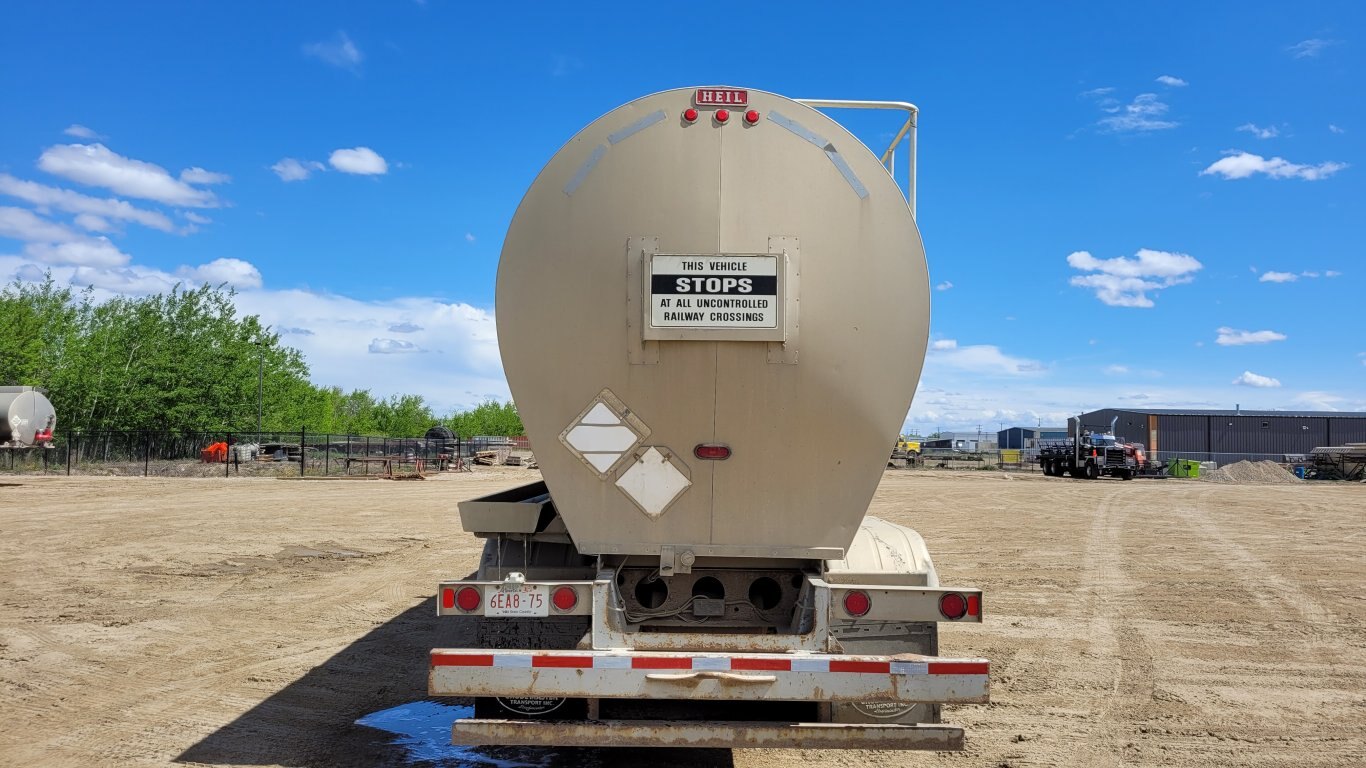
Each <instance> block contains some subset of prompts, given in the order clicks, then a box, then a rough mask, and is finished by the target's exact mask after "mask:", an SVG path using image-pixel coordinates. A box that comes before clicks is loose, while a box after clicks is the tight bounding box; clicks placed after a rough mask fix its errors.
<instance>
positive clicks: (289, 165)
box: [270, 157, 327, 181]
mask: <svg viewBox="0 0 1366 768" xmlns="http://www.w3.org/2000/svg"><path fill="white" fill-rule="evenodd" d="M270 169H271V170H272V171H275V175H276V176H279V177H280V180H281V181H303V180H304V179H306V178H308V177H309V176H312V175H313V172H314V171H325V170H327V166H325V165H323V164H322V163H320V162H318V161H317V160H295V159H294V158H292V157H286V158H284V159H282V160H281V161H280V162H278V163H276V164H275V165H272V166H271V167H270Z"/></svg>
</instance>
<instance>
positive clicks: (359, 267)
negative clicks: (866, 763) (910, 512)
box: [0, 0, 1366, 431]
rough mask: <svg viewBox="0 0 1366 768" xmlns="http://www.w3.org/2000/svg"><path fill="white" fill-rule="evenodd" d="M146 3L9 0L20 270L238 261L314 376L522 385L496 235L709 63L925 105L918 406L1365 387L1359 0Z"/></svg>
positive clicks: (1056, 410)
mask: <svg viewBox="0 0 1366 768" xmlns="http://www.w3.org/2000/svg"><path fill="white" fill-rule="evenodd" d="M129 7H130V6H128V5H125V4H112V3H85V2H80V3H63V2H41V3H36V2H34V3H11V4H8V5H7V7H6V10H5V11H4V12H3V24H0V107H2V108H3V111H2V112H0V114H3V117H4V119H3V120H0V280H6V281H8V280H10V279H14V278H16V277H17V278H19V279H31V278H33V277H34V276H36V275H38V274H40V273H41V272H42V271H43V270H48V269H50V270H51V271H52V272H53V274H54V275H55V276H56V277H58V279H61V280H63V281H72V282H74V283H75V284H77V285H95V286H96V287H97V289H98V290H100V291H101V292H104V293H116V292H122V293H131V294H137V293H145V292H149V291H156V290H164V289H165V288H166V287H168V286H169V285H171V284H173V283H174V282H175V281H177V280H184V281H198V280H210V281H214V282H218V281H228V282H230V283H232V284H234V285H236V286H238V288H239V291H240V299H239V306H240V307H241V308H242V309H243V310H244V311H247V312H255V313H260V314H261V315H262V316H263V317H264V319H265V320H266V322H268V323H271V324H273V325H274V327H275V328H277V329H281V330H284V331H285V332H286V337H285V338H286V340H287V341H288V342H289V343H291V344H293V345H295V346H297V347H299V348H300V349H302V350H303V351H304V353H305V354H306V356H307V358H308V360H309V362H310V364H311V365H312V366H313V369H314V373H315V378H316V379H317V380H318V381H319V382H320V383H327V384H338V385H341V386H344V387H348V388H351V387H367V388H370V389H372V390H374V391H376V392H377V393H379V394H386V393H391V392H400V391H401V392H417V393H420V394H423V395H425V396H427V397H428V399H429V400H431V401H432V402H433V403H434V404H435V405H436V406H437V407H438V408H439V409H446V408H452V407H458V406H463V405H468V404H470V403H472V402H475V401H477V400H479V399H481V398H482V397H484V396H486V395H493V396H496V397H505V396H506V393H507V390H506V385H505V384H504V382H503V380H502V374H501V370H500V367H499V364H498V356H497V349H496V343H497V342H496V337H495V335H494V331H493V322H492V313H493V309H494V308H493V278H494V273H495V270H496V267H497V259H498V252H499V249H500V246H501V241H502V236H503V233H504V231H505V229H506V226H507V224H508V221H509V220H510V218H511V216H512V213H513V211H514V209H515V207H516V205H517V203H518V201H519V200H520V198H521V195H522V194H523V192H524V191H525V189H526V187H527V186H528V185H529V184H530V182H531V180H532V179H533V177H534V176H535V174H536V173H537V171H538V170H539V169H540V167H541V166H542V165H543V164H544V163H545V162H546V161H547V160H548V159H549V158H550V156H551V155H552V154H553V153H554V152H555V151H556V150H557V149H558V148H559V146H560V145H561V144H563V143H564V142H565V141H567V140H568V139H569V138H570V137H571V136H572V135H573V134H574V132H575V131H577V130H578V129H579V128H580V127H582V126H583V125H584V124H586V123H588V122H590V121H591V120H593V119H595V118H596V117H598V116H599V115H601V114H602V113H604V112H606V111H608V110H610V109H612V108H614V107H615V106H617V105H619V104H621V103H624V102H626V101H629V100H631V99H633V98H636V97H638V96H642V95H645V94H647V93H651V92H654V91H658V90H663V89H666V88H673V87H683V86H689V85H704V84H733V85H739V86H746V87H752V88H758V89H763V90H769V91H775V92H778V93H783V94H785V95H789V96H793V97H813V98H862V99H895V100H909V101H913V102H915V103H917V104H918V105H919V106H920V107H921V109H922V115H921V122H920V172H919V223H920V227H921V231H922V234H923V236H924V239H925V244H926V252H927V256H928V260H929V265H930V273H931V276H932V279H933V282H934V283H935V284H936V285H937V286H940V287H941V288H942V289H941V290H936V291H934V293H933V297H932V300H933V309H932V318H933V320H932V335H933V343H932V349H931V352H930V354H929V358H928V361H927V364H926V370H925V374H924V376H923V378H922V381H921V383H920V389H919V392H918V394H917V397H916V402H915V405H914V406H913V407H912V409H911V413H910V414H909V417H908V425H907V426H908V429H920V430H924V431H932V430H934V429H936V428H939V427H943V428H946V429H947V428H974V427H976V426H977V425H978V424H981V425H983V426H984V427H986V426H990V428H992V429H995V428H996V425H998V424H1000V423H1015V422H1020V423H1036V422H1038V421H1044V422H1049V421H1052V422H1058V421H1059V420H1060V419H1061V418H1062V417H1064V416H1065V415H1066V414H1067V413H1069V412H1075V411H1077V410H1082V409H1090V408H1094V407H1103V406H1112V405H1130V406H1134V407H1141V406H1188V407H1230V408H1231V407H1233V405H1234V404H1235V403H1238V404H1241V405H1242V406H1243V407H1244V408H1249V407H1256V408H1309V409H1338V410H1366V386H1363V384H1364V383H1366V341H1363V339H1362V338H1361V335H1360V330H1359V327H1360V321H1359V316H1360V312H1361V298H1362V297H1363V296H1366V269H1364V268H1363V256H1364V255H1366V254H1363V249H1366V182H1363V174H1366V157H1363V147H1366V98H1363V97H1362V94H1363V93H1366V6H1363V5H1362V4H1360V3H1353V2H1342V3H1310V4H1300V5H1298V6H1295V7H1292V6H1288V5H1286V4H1281V3H1265V4H1261V3H1149V4H1144V5H1143V6H1141V7H1134V8H1132V9H1130V10H1116V9H1110V8H1100V7H1097V5H1096V4H1093V3H1074V4H1052V5H1049V6H1048V7H1047V8H1046V9H1045V10H1038V9H1031V8H1025V7H1021V6H1018V5H1016V4H1006V3H998V4H985V5H975V6H967V5H955V6H948V7H928V6H926V7H916V8H910V7H907V5H906V4H888V5H887V7H886V8H885V9H883V8H878V7H876V6H872V5H866V6H865V5H859V4H851V5H846V6H840V7H839V8H838V9H837V12H835V13H833V14H832V10H831V6H829V5H824V4H822V5H809V6H807V5H802V4H800V3H788V4H784V5H783V6H782V8H783V10H782V12H781V14H780V15H776V16H775V14H774V12H773V11H770V10H766V9H764V8H762V7H761V6H759V5H758V4H737V3H708V2H696V3H689V4H686V5H683V4H679V5H678V6H677V7H672V6H671V7H669V8H665V7H664V6H663V5H662V4H619V5H606V4H602V5H600V4H575V5H572V6H568V5H566V6H553V5H551V4H542V3H531V4H517V3H501V4H469V3H456V2H443V1H442V0H428V1H427V2H425V3H424V2H405V1H403V0H391V1H390V2H384V3H346V4H340V3H312V4H307V3H234V4H228V3H220V4H210V3H170V2H167V3H141V4H137V5H136V7H137V8H138V9H139V10H138V11H137V12H130V11H128V10H127V8H129ZM889 9H890V10H889ZM836 117H837V119H840V120H841V121H843V122H845V124H846V125H847V126H848V127H849V128H850V129H851V130H853V131H854V132H855V133H856V134H857V135H859V136H860V137H861V138H863V139H865V141H867V142H869V143H871V144H879V145H880V144H882V143H884V142H885V141H886V138H885V137H886V136H887V135H888V134H889V133H890V132H891V131H893V130H895V128H896V127H897V126H896V125H895V124H894V123H892V122H891V121H889V120H887V119H878V118H877V117H874V116H861V115H850V114H840V115H836ZM878 148H879V149H880V148H881V147H880V146H879V147H878ZM1354 315H1355V316H1356V318H1355V319H1354V317H1353V316H1354ZM911 384H912V383H911V382H908V386H910V385H911Z"/></svg>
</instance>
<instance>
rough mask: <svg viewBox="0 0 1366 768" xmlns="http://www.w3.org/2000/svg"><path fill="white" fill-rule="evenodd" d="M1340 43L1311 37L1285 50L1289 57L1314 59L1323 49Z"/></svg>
mask: <svg viewBox="0 0 1366 768" xmlns="http://www.w3.org/2000/svg"><path fill="white" fill-rule="evenodd" d="M1340 42H1342V41H1341V40H1324V39H1322V38H1318V37H1311V38H1309V39H1308V40H1301V41H1299V42H1298V43H1295V44H1294V45H1291V46H1288V47H1286V50H1287V51H1289V52H1290V55H1291V56H1294V57H1295V58H1297V59H1305V58H1314V57H1316V56H1318V55H1319V54H1320V53H1323V49H1325V48H1327V47H1329V46H1333V45H1337V44H1338V43H1340Z"/></svg>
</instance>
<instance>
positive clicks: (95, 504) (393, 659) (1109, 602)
mask: <svg viewBox="0 0 1366 768" xmlns="http://www.w3.org/2000/svg"><path fill="white" fill-rule="evenodd" d="M536 476H537V475H536V473H534V472H532V471H529V470H524V469H516V468H507V469H497V470H485V471H484V472H481V473H479V474H475V475H468V474H466V475H458V476H457V475H446V476H442V477H440V478H437V479H432V480H427V481H422V482H391V481H369V482H367V481H285V480H272V479H257V478H232V479H222V478H214V479H194V478H136V477H135V478H120V477H79V478H69V479H68V478H65V477H32V476H24V477H15V476H0V602H2V603H3V611H2V612H0V764H3V765H13V766H38V765H42V766H48V765H79V766H90V765H166V764H192V765H200V764H205V765H220V766H221V765H285V766H330V765H401V764H405V761H406V760H407V757H406V755H407V752H406V751H405V750H404V749H403V748H402V747H399V746H395V745H393V744H392V743H391V736H390V735H389V734H387V733H385V732H382V731H377V730H374V729H370V728H365V727H361V726H357V725H354V724H353V723H354V721H355V720H356V719H357V718H358V717H361V716H362V715H365V714H367V713H372V712H376V711H378V710H383V709H386V708H389V707H393V706H396V705H399V704H403V703H405V702H412V701H414V700H418V699H421V698H422V697H423V694H424V690H425V671H426V667H425V659H426V652H427V650H428V649H430V648H431V647H433V646H436V645H444V644H446V642H445V641H446V640H448V639H449V636H448V634H447V633H448V632H449V623H450V622H449V620H446V621H443V622H440V623H438V622H437V620H436V618H435V617H434V615H433V614H434V613H435V611H434V608H433V598H432V594H433V592H434V585H435V583H436V581H437V580H438V579H439V578H441V577H448V576H463V575H465V574H467V573H469V572H470V571H471V570H473V567H474V564H475V560H476V558H477V554H478V541H477V540H476V539H474V538H473V537H470V536H467V535H465V534H464V533H462V532H461V531H460V528H459V524H458V520H457V517H456V506H455V504H456V502H457V501H458V500H459V499H462V498H467V497H470V496H472V495H476V494H479V493H482V492H486V491H489V490H492V489H496V488H501V487H506V486H508V485H511V484H513V483H515V482H517V481H519V480H522V481H525V480H526V479H527V478H534V477H536ZM873 511H874V513H876V514H879V515H881V516H883V517H886V518H888V519H891V520H893V521H896V522H901V523H906V524H909V525H911V526H913V527H915V528H917V529H918V530H920V531H921V532H922V533H923V534H924V535H925V538H926V539H927V540H928V542H929V544H930V549H931V552H932V553H933V554H934V557H935V560H936V562H937V564H938V567H939V570H940V573H941V578H942V580H943V581H944V583H946V584H956V585H961V586H978V587H982V588H983V589H985V590H986V598H985V608H986V621H985V623H984V624H982V625H955V626H945V627H944V628H943V630H942V636H941V652H943V653H945V654H948V655H959V656H979V655H980V656H983V657H986V658H988V659H990V660H991V662H992V703H991V704H990V705H988V706H965V707H953V708H948V710H947V712H946V719H947V720H949V721H951V722H956V723H959V724H962V725H964V726H966V727H967V729H968V746H967V749H966V751H964V752H962V753H951V754H949V753H945V754H916V753H874V752H858V751H850V752H763V751H748V752H736V753H734V755H733V757H732V756H731V755H730V754H726V753H722V754H714V753H712V754H706V755H687V756H682V755H678V754H671V755H666V756H659V755H651V754H650V753H648V752H644V753H642V752H635V753H632V754H629V755H627V756H625V757H622V756H620V755H617V756H614V757H604V756H603V754H600V753H599V752H598V751H591V750H590V751H586V752H577V753H573V754H564V755H541V756H540V757H539V758H537V760H539V761H540V762H542V763H543V764H553V765H573V764H583V763H587V764H606V763H621V762H625V763H628V764H631V763H634V764H640V765H662V764H669V763H680V762H687V763H710V764H716V763H720V764H729V763H730V762H731V761H732V760H733V763H734V765H736V766H762V767H764V768H775V767H776V766H798V765H836V766H873V765H877V766H886V765H915V766H921V765H932V764H944V765H951V766H993V767H996V766H1042V765H1096V766H1112V765H1136V766H1147V765H1172V766H1360V765H1363V764H1366V627H1364V626H1363V622H1364V621H1366V538H1363V529H1366V486H1362V485H1360V484H1356V485H1330V484H1312V483H1310V484H1304V485H1300V486H1226V485H1214V484H1207V483H1200V482H1191V481H1177V480H1169V481H1159V482H1144V481H1134V482H1120V481H1112V480H1102V481H1090V482H1088V481H1081V480H1070V479H1058V478H1043V477H1036V476H1011V475H1003V474H1000V473H995V472H945V471H935V470H922V471H891V472H889V473H888V474H887V475H886V476H885V478H884V481H883V483H882V486H881V488H880V489H879V491H878V494H877V498H876V500H875V501H874V504H873ZM604 753H605V752H604ZM613 754H615V753H613ZM528 758H530V756H528Z"/></svg>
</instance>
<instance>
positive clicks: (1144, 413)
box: [1068, 408, 1366, 464]
mask: <svg viewBox="0 0 1366 768" xmlns="http://www.w3.org/2000/svg"><path fill="white" fill-rule="evenodd" d="M1080 418H1081V428H1082V429H1083V430H1087V429H1089V430H1093V431H1108V430H1109V429H1110V424H1111V422H1112V421H1113V422H1114V425H1115V427H1114V431H1115V434H1116V435H1117V436H1118V437H1119V439H1120V440H1122V441H1124V442H1131V443H1142V444H1143V445H1145V446H1147V448H1148V452H1149V454H1151V455H1155V456H1156V457H1158V458H1161V459H1167V458H1186V459H1196V460H1198V461H1214V462H1218V463H1220V464H1227V463H1231V462H1234V461H1239V460H1241V459H1249V460H1253V461H1260V460H1269V461H1277V462H1284V461H1293V460H1295V459H1294V458H1287V457H1299V456H1304V455H1306V454H1308V453H1309V452H1310V451H1312V450H1314V449H1315V448H1317V447H1319V446H1325V445H1343V444H1345V443H1361V442H1366V413H1348V412H1344V411H1245V410H1242V409H1237V410H1232V411H1213V410H1182V409H1175V408H1170V409H1169V408H1124V409H1121V408H1103V409H1101V410H1098V411H1091V412H1090V413H1084V414H1082V415H1081V417H1080ZM1075 422H1076V419H1069V420H1068V428H1069V429H1071V428H1072V426H1073V425H1074V424H1075Z"/></svg>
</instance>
